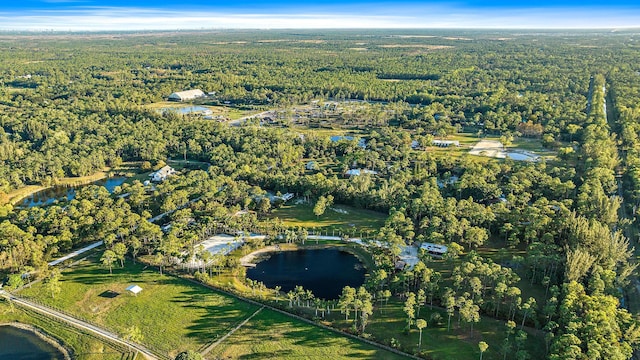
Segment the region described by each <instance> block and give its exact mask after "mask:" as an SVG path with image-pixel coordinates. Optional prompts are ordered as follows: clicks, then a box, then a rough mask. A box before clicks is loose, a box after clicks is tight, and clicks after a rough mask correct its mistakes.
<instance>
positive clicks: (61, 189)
mask: <svg viewBox="0 0 640 360" xmlns="http://www.w3.org/2000/svg"><path fill="white" fill-rule="evenodd" d="M125 180H127V178H125V177H112V178H107V179H102V180H98V181H95V182H92V183H90V184H85V185H79V186H75V187H69V186H54V187H52V188H49V189H45V190H42V191H38V192H37V193H35V194H32V195H30V196H28V197H26V198H24V200H22V202H20V203H19V204H18V206H19V207H23V208H25V207H34V206H43V205H51V204H53V203H54V202H55V201H56V200H59V199H66V200H72V199H73V198H75V197H76V190H75V189H77V188H80V187H83V186H88V185H102V186H104V187H106V188H107V190H108V191H109V192H110V193H112V192H113V191H114V190H115V188H116V186H120V185H122V184H124V182H125Z"/></svg>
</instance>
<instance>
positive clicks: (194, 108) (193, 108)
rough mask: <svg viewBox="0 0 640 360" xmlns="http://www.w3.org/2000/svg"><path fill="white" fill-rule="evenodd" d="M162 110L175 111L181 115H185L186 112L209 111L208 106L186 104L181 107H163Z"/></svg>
mask: <svg viewBox="0 0 640 360" xmlns="http://www.w3.org/2000/svg"><path fill="white" fill-rule="evenodd" d="M162 110H163V111H175V112H177V113H178V114H182V115H186V114H193V113H209V112H211V110H209V109H208V108H206V107H204V106H187V107H181V108H163V109H162Z"/></svg>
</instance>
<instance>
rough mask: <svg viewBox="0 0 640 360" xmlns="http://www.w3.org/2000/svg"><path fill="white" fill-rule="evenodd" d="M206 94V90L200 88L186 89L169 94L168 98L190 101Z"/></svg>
mask: <svg viewBox="0 0 640 360" xmlns="http://www.w3.org/2000/svg"><path fill="white" fill-rule="evenodd" d="M205 96H206V95H205V94H204V92H203V91H202V90H200V89H195V90H185V91H178V92H174V93H172V94H171V95H169V97H168V100H169V101H189V100H193V99H198V98H202V97H205Z"/></svg>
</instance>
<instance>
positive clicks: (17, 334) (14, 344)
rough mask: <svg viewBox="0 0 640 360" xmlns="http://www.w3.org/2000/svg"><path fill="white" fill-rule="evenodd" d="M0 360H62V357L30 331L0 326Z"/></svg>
mask: <svg viewBox="0 0 640 360" xmlns="http://www.w3.org/2000/svg"><path fill="white" fill-rule="evenodd" d="M0 359H11V360H63V359H64V356H63V355H62V353H60V351H59V350H58V349H56V348H55V347H54V346H53V345H51V344H49V343H48V342H46V341H44V340H42V339H40V338H39V337H38V336H37V335H35V334H34V333H33V332H31V331H27V330H22V329H18V328H16V327H13V326H0Z"/></svg>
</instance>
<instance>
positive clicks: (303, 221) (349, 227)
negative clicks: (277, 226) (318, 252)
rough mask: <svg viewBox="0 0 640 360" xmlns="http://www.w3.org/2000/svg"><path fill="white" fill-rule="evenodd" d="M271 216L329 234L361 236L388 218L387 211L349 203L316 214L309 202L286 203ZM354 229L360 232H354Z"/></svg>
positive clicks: (378, 226)
mask: <svg viewBox="0 0 640 360" xmlns="http://www.w3.org/2000/svg"><path fill="white" fill-rule="evenodd" d="M336 210H337V211H336ZM271 216H272V217H278V218H280V219H281V220H282V221H283V223H284V225H286V226H292V227H296V226H301V227H305V228H307V229H315V230H318V231H322V233H323V234H327V235H339V232H343V233H347V234H349V235H351V236H360V233H359V231H361V230H362V231H378V230H379V229H380V228H381V227H382V226H383V225H384V221H385V220H386V218H387V214H385V213H381V212H377V211H371V210H363V209H357V208H354V207H351V206H347V205H334V206H332V207H331V209H327V210H326V211H325V212H324V214H323V215H321V216H315V215H314V214H313V206H312V205H307V204H297V205H285V206H283V207H282V208H279V209H275V210H273V212H272V215H271ZM354 231H357V232H358V233H353V232H354ZM334 232H335V233H334Z"/></svg>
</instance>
